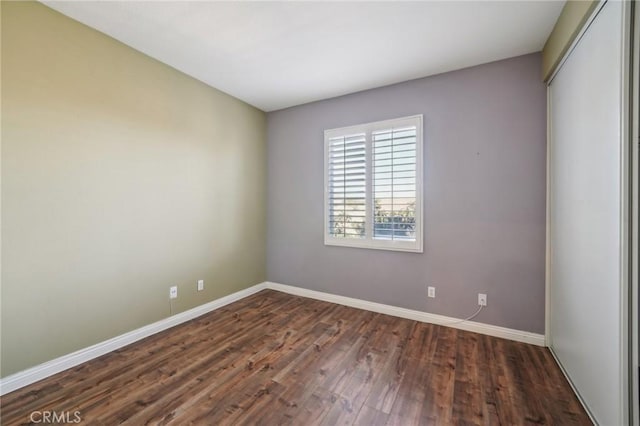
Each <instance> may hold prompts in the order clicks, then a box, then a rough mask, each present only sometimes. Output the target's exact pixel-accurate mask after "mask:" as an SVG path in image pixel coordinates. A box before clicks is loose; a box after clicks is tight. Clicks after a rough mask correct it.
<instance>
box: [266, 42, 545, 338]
mask: <svg viewBox="0 0 640 426" xmlns="http://www.w3.org/2000/svg"><path fill="white" fill-rule="evenodd" d="M540 66H541V57H540V54H537V53H536V54H531V55H526V56H521V57H517V58H512V59H508V60H503V61H499V62H494V63H490V64H485V65H481V66H477V67H473V68H469V69H464V70H460V71H455V72H450V73H445V74H441V75H436V76H432V77H427V78H424V79H419V80H414V81H409V82H405V83H401V84H397V85H393V86H388V87H383V88H379V89H374V90H369V91H365V92H361V93H356V94H352V95H347V96H343V97H339V98H335V99H329V100H325V101H320V102H315V103H311V104H307V105H301V106H298V107H293V108H289V109H285V110H281V111H276V112H272V113H269V114H268V115H267V128H268V133H267V144H268V148H267V159H268V189H267V200H268V206H267V230H268V231H267V232H268V236H267V278H268V280H270V281H274V282H278V283H282V284H289V285H294V286H298V287H303V288H308V289H313V290H318V291H325V292H329V293H333V294H338V295H344V296H349V297H355V298H360V299H364V300H369V301H374V302H380V303H386V304H390V305H395V306H400V307H405V308H410V309H416V310H420V311H426V312H431V313H436V314H442V315H448V316H452V317H464V316H468V315H470V314H471V313H473V312H474V311H475V310H476V308H477V293H479V292H483V293H487V294H488V306H487V308H486V309H485V310H483V312H482V313H481V314H480V315H479V316H478V317H477V318H476V320H477V321H479V322H484V323H488V324H494V325H499V326H505V327H510V328H514V329H519V330H525V331H530V332H537V333H543V332H544V271H545V185H546V183H545V170H546V166H545V161H546V160H545V151H546V142H545V141H546V92H545V86H544V85H543V83H542V82H541V81H540ZM413 114H424V138H425V150H424V161H425V163H424V164H425V189H424V197H425V214H424V219H425V226H424V229H425V231H424V238H425V240H424V247H425V249H424V253H419V254H416V253H401V252H391V251H380V250H367V249H358V248H344V247H332V246H325V245H324V244H323V131H324V129H330V128H335V127H341V126H347V125H353V124H360V123H365V122H370V121H377V120H384V119H389V118H396V117H402V116H407V115H413ZM428 285H433V286H435V287H436V296H437V297H436V298H435V299H427V291H426V287H427V286H428Z"/></svg>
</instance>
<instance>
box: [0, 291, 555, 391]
mask: <svg viewBox="0 0 640 426" xmlns="http://www.w3.org/2000/svg"><path fill="white" fill-rule="evenodd" d="M265 289H270V290H275V291H280V292H283V293H288V294H293V295H296V296H301V297H308V298H311V299H316V300H323V301H325V302H331V303H337V304H339V305H344V306H350V307H353V308H358V309H364V310H367V311H371V312H378V313H381V314H386V315H391V316H394V317H399V318H406V319H410V320H415V321H420V322H425V323H429V324H438V325H444V326H447V327H453V328H457V329H460V330H466V331H473V332H475V333H480V334H486V335H488V336H494V337H501V338H503V339H509V340H514V341H516V342H523V343H529V344H532V345H537V346H544V345H545V339H544V336H543V335H541V334H536V333H530V332H527V331H520V330H513V329H510V328H505V327H498V326H495V325H489V324H482V323H479V322H474V321H466V322H462V323H456V324H451V322H453V321H456V320H458V319H457V318H452V317H447V316H443V315H436V314H430V313H427V312H422V311H415V310H412V309H405V308H400V307H397V306H391V305H384V304H382V303H375V302H369V301H366V300H361V299H354V298H352V297H345V296H338V295H335V294H330V293H323V292H320V291H315V290H308V289H304V288H300V287H294V286H290V285H285V284H278V283H274V282H269V281H265V282H263V283H260V284H256V285H254V286H252V287H249V288H246V289H244V290H240V291H238V292H236V293H232V294H230V295H228V296H224V297H221V298H220V299H216V300H213V301H211V302H209V303H205V304H204V305H200V306H197V307H195V308H193V309H189V310H188V311H184V312H180V313H178V314H176V315H173V316H170V317H168V318H165V319H162V320H160V321H157V322H154V323H153V324H149V325H146V326H144V327H141V328H138V329H136V330H133V331H130V332H128V333H125V334H121V335H120V336H116V337H114V338H112V339H109V340H105V341H104V342H100V343H97V344H95V345H93V346H89V347H87V348H84V349H80V350H78V351H75V352H72V353H70V354H67V355H63V356H61V357H59V358H56V359H53V360H51V361H48V362H45V363H43V364H39V365H36V366H35V367H31V368H29V369H27V370H24V371H20V372H18V373H15V374H12V375H10V376H7V377H5V378H3V379H0V395H4V394H7V393H9V392H13V391H15V390H17V389H20V388H22V387H24V386H27V385H30V384H32V383H35V382H37V381H39V380H43V379H46V378H47V377H50V376H53V375H54V374H57V373H60V372H62V371H64V370H68V369H69V368H72V367H75V366H76V365H79V364H82V363H84V362H87V361H91V360H92V359H95V358H97V357H99V356H102V355H105V354H107V353H109V352H112V351H115V350H116V349H120V348H122V347H124V346H127V345H130V344H132V343H135V342H137V341H138V340H141V339H144V338H146V337H149V336H152V335H154V334H156V333H159V332H161V331H164V330H166V329H168V328H171V327H175V326H176V325H179V324H182V323H184V322H187V321H190V320H192V319H194V318H197V317H199V316H201V315H204V314H206V313H208V312H211V311H213V310H216V309H218V308H221V307H223V306H226V305H228V304H230V303H233V302H236V301H238V300H240V299H243V298H245V297H248V296H251V295H252V294H255V293H257V292H259V291H261V290H265Z"/></svg>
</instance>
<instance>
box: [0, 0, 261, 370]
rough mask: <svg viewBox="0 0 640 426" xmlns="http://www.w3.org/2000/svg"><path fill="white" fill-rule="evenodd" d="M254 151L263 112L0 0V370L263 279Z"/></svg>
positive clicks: (81, 29) (46, 14)
mask: <svg viewBox="0 0 640 426" xmlns="http://www.w3.org/2000/svg"><path fill="white" fill-rule="evenodd" d="M265 148H266V147H265V115H264V113H263V112H261V111H259V110H257V109H255V108H253V107H251V106H249V105H247V104H245V103H243V102H240V101H239V100H237V99H235V98H232V97H230V96H228V95H226V94H224V93H221V92H219V91H217V90H215V89H213V88H211V87H209V86H206V85H205V84H203V83H201V82H199V81H196V80H194V79H192V78H190V77H188V76H186V75H184V74H181V73H180V72H178V71H176V70H174V69H172V68H170V67H168V66H166V65H163V64H161V63H159V62H157V61H155V60H153V59H151V58H149V57H147V56H145V55H143V54H141V53H139V52H137V51H135V50H133V49H131V48H129V47H126V46H124V45H123V44H121V43H119V42H117V41H115V40H113V39H111V38H109V37H107V36H105V35H103V34H101V33H99V32H97V31H94V30H92V29H90V28H88V27H86V26H84V25H82V24H79V23H77V22H75V21H72V20H70V19H68V18H66V17H64V16H63V15H60V14H58V13H57V12H54V11H52V10H50V9H48V8H47V7H45V6H43V5H40V4H38V3H32V2H28V3H6V2H3V4H2V354H1V355H2V376H6V375H8V374H11V373H14V372H17V371H19V370H23V369H25V368H28V367H31V366H33V365H36V364H39V363H42V362H44V361H47V360H50V359H52V358H55V357H58V356H61V355H64V354H67V353H69V352H72V351H74V350H77V349H80V348H83V347H86V346H88V345H91V344H94V343H97V342H100V341H103V340H105V339H108V338H110V337H113V336H116V335H118V334H121V333H124V332H127V331H129V330H132V329H135V328H137V327H140V326H143V325H146V324H149V323H151V322H154V321H157V320H160V319H162V318H165V317H167V316H168V315H169V299H168V292H169V286H170V285H172V284H176V285H178V286H179V297H178V299H177V300H176V301H175V303H174V312H178V311H183V310H186V309H189V308H192V307H194V306H197V305H200V304H202V303H205V302H207V301H209V300H212V299H216V298H218V297H221V296H223V295H226V294H229V293H232V292H234V291H237V290H240V289H243V288H246V287H248V286H250V285H253V284H256V283H258V282H261V281H263V280H264V279H265V177H266V174H265V166H266V159H265V152H266V151H265ZM200 278H202V279H204V280H205V286H206V289H205V291H203V292H196V280H197V279H200Z"/></svg>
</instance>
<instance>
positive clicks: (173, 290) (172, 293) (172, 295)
mask: <svg viewBox="0 0 640 426" xmlns="http://www.w3.org/2000/svg"><path fill="white" fill-rule="evenodd" d="M177 298H178V286H177V285H174V286H171V287H169V299H177Z"/></svg>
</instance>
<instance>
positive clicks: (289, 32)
mask: <svg viewBox="0 0 640 426" xmlns="http://www.w3.org/2000/svg"><path fill="white" fill-rule="evenodd" d="M43 3H45V4H46V5H47V6H49V7H51V8H53V9H55V10H57V11H59V12H61V13H63V14H65V15H67V16H69V17H71V18H73V19H76V20H78V21H80V22H83V23H85V24H86V25H89V26H90V27H93V28H95V29H97V30H99V31H102V32H104V33H106V34H108V35H110V36H112V37H114V38H115V39H117V40H120V41H121V42H123V43H125V44H127V45H129V46H131V47H133V48H134V49H137V50H139V51H141V52H143V53H146V54H147V55H149V56H151V57H153V58H156V59H158V60H160V61H162V62H164V63H166V64H169V65H171V66H173V67H174V68H177V69H178V70H180V71H182V72H184V73H186V74H189V75H191V76H193V77H195V78H197V79H199V80H201V81H203V82H205V83H207V84H209V85H211V86H213V87H215V88H217V89H219V90H222V91H223V92H226V93H228V94H230V95H232V96H235V97H237V98H239V99H242V100H243V101H245V102H248V103H249V104H251V105H254V106H256V107H258V108H260V109H262V110H264V111H273V110H277V109H281V108H286V107H290V106H293V105H299V104H303V103H306V102H311V101H315V100H319V99H326V98H330V97H334V96H339V95H344V94H347V93H353V92H357V91H360V90H365V89H370V88H374V87H380V86H384V85H388V84H392V83H397V82H401V81H406V80H411V79H415V78H419V77H425V76H428V75H433V74H437V73H441V72H445V71H451V70H455V69H460V68H464V67H468V66H473V65H478V64H482V63H486V62H491V61H495V60H499V59H504V58H508V57H513V56H518V55H523V54H526V53H531V52H536V51H539V50H541V49H542V46H543V45H544V42H545V40H546V39H547V37H548V35H549V33H550V32H551V29H552V28H553V25H554V23H555V21H556V19H557V18H558V15H559V14H560V11H561V9H562V6H563V4H564V2H563V1H460V2H457V1H442V2H441V1H437V2H436V1H434V2H400V1H386V2H239V1H233V2H213V1H207V2H205V1H170V2H149V1H140V2H138V1H117V2H104V1H102V2H99V1H84V2H83V1H76V2H74V1H44V2H43Z"/></svg>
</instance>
